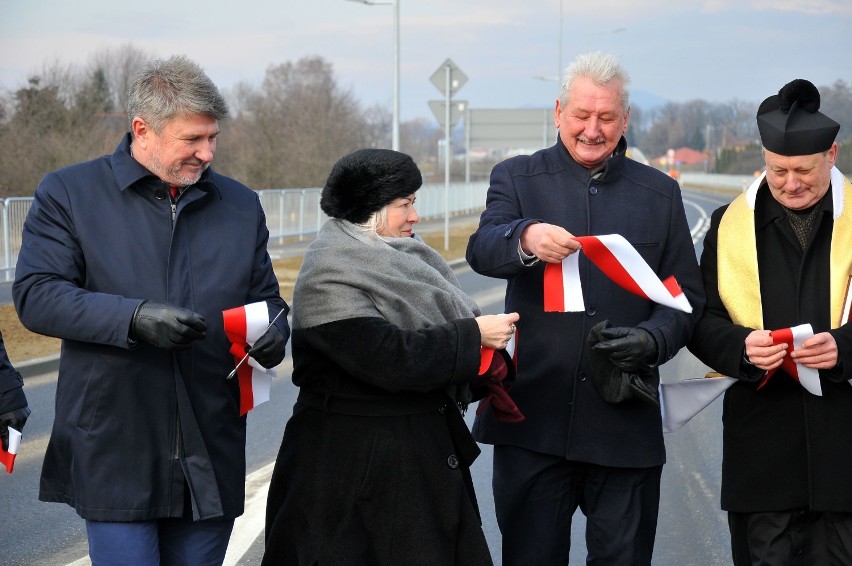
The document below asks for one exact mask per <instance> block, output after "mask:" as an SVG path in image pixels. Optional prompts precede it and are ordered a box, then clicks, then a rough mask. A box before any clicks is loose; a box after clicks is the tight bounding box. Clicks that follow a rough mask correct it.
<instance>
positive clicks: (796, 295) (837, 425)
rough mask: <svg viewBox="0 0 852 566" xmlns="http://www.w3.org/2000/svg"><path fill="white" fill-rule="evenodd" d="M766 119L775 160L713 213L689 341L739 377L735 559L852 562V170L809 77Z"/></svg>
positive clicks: (734, 424) (762, 119) (730, 421)
mask: <svg viewBox="0 0 852 566" xmlns="http://www.w3.org/2000/svg"><path fill="white" fill-rule="evenodd" d="M756 119H757V126H758V129H759V130H760V139H761V142H762V144H763V148H764V151H763V158H764V161H765V163H766V172H765V174H764V175H762V176H761V177H760V178H758V179H756V180H755V181H754V183H752V185H751V186H750V187H749V188H748V189H747V190H746V191H745V192H743V193H742V194H740V195H738V196H737V197H736V198H735V199H734V200H733V201H732V202H731V203H730V204H729V205H725V206H723V207H721V208H719V209H718V210H716V211H715V212H713V214H712V216H711V220H710V229H709V230H708V231H707V235H706V236H705V239H704V248H703V251H702V254H701V273H702V276H703V279H704V288H705V290H706V293H707V304H706V306H705V308H704V312H703V314H702V316H701V318H700V319H699V320H698V322H697V323H696V325H695V329H694V331H693V335H692V339H691V341H690V343H689V344H688V348H689V350H690V351H691V352H692V353H693V354H694V355H695V356H696V357H697V358H698V359H699V360H700V361H701V362H703V363H704V364H706V365H708V366H709V367H710V368H712V369H713V370H714V371H716V372H719V373H721V374H724V375H728V376H731V377H734V378H736V382H735V383H734V384H733V385H732V386H731V387H730V388H729V389H728V390H727V391H726V392H725V399H724V410H723V411H724V413H723V417H722V425H723V433H722V439H723V442H722V490H721V505H722V509H723V510H724V511H726V512H727V513H728V526H729V528H730V534H731V554H732V563H733V564H734V566H741V565H748V566H751V565H753V564H784V565H792V564H830V565H834V564H838V565H839V564H844V565H845V564H852V482H850V481H849V478H850V477H852V458H850V457H849V454H850V450H849V447H850V446H852V387H850V379H852V324H850V319H849V310H850V302H852V294H850V273H852V184H850V182H849V181H848V180H847V179H846V177H845V176H844V175H843V174H842V173H841V172H840V171H839V170H838V169H837V167H835V163H836V161H837V155H838V143H837V141H836V138H837V135H838V132H839V131H840V125H839V124H838V123H837V122H835V121H834V120H832V119H831V118H829V117H828V116H826V115H825V114H824V113H822V112H821V111H820V94H819V91H818V90H817V88H816V87H815V86H814V85H813V84H811V83H810V82H808V81H806V80H803V79H796V80H794V81H791V82H789V83H787V84H785V85H784V86H783V87H782V88H781V90H780V91H778V94H773V95H772V96H770V97H768V98H767V99H766V100H764V101H763V102H762V103H761V104H760V106H759V108H758V110H757V115H756ZM794 334H797V335H798V337H797V338H795V339H794V338H792V335H794ZM785 335H786V336H789V337H790V338H789V339H786V338H784V337H785Z"/></svg>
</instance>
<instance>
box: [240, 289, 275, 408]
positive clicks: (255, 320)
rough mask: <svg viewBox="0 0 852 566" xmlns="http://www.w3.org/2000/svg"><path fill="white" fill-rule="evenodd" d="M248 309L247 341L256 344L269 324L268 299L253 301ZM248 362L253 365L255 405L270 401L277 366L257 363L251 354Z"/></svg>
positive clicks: (252, 377)
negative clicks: (264, 365)
mask: <svg viewBox="0 0 852 566" xmlns="http://www.w3.org/2000/svg"><path fill="white" fill-rule="evenodd" d="M245 311H246V342H248V343H249V344H250V345H254V343H255V342H257V340H258V339H259V338H260V337H261V336H263V333H264V332H265V331H266V328H267V327H268V326H269V307H267V305H266V301H260V302H257V303H251V304H248V305H246V306H245ZM248 364H249V365H250V366H251V370H252V371H251V393H252V398H253V400H254V406H253V407H257V406H258V405H260V404H261V403H265V402H266V401H269V391H270V389H271V388H272V378H273V377H275V375H276V372H275V368H271V369H267V368H265V367H263V366H262V365H260V364H259V363H257V362H256V361H255V360H254V358H252V357H251V356H249V359H248Z"/></svg>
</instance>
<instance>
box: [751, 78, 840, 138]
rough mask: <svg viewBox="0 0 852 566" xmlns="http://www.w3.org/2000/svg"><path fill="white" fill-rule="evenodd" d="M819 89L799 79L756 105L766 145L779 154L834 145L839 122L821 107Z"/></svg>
mask: <svg viewBox="0 0 852 566" xmlns="http://www.w3.org/2000/svg"><path fill="white" fill-rule="evenodd" d="M819 104H820V96H819V90H817V87H815V86H814V85H813V83H811V82H810V81H806V80H805V79H796V80H794V81H790V82H789V83H787V84H786V85H784V86H783V87H781V90H779V91H778V94H776V95H773V96H770V97H769V98H767V99H766V100H764V101H763V102H762V103H761V104H760V107H759V108H758V109H757V128H758V130H760V140H761V142H762V143H763V147H765V148H766V149H768V150H769V151H771V152H772V153H777V154H779V155H812V154H815V153H821V152H823V151H826V150H828V149H829V148H831V144H833V143H834V139H835V138H836V137H837V132H838V131H839V130H840V124H838V123H837V122H835V121H834V120H832V119H831V118H829V117H828V116H826V115H825V114H823V113H822V112H820V111H819Z"/></svg>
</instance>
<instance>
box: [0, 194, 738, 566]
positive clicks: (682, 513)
mask: <svg viewBox="0 0 852 566" xmlns="http://www.w3.org/2000/svg"><path fill="white" fill-rule="evenodd" d="M686 197H687V198H686V202H687V213H688V216H689V220H690V225H691V226H692V227H693V235H694V239H695V240H696V252H697V253H700V249H701V238H702V237H703V234H704V231H706V223H707V216H708V215H709V213H710V212H711V211H712V209H714V208H715V207H716V206H718V204H721V203H722V202H725V201H726V200H729V198H726V197H724V196H719V195H709V194H708V195H703V194H693V193H688V194H687V195H686ZM457 273H458V275H459V279H460V281H461V284H462V287H463V288H464V289H465V291H466V292H468V293H469V294H471V295H472V296H473V297H474V298H475V299H476V300H477V302H478V303H479V304H480V306H481V307H482V308H483V310H484V311H485V312H491V313H496V312H502V298H503V283H502V282H501V281H497V280H493V279H488V278H484V277H481V276H479V275H476V274H475V273H473V272H471V271H470V270H469V269H468V268H466V266H464V265H460V266H459V267H458V269H457ZM0 300H2V299H0ZM291 368H292V362H291V360H290V359H289V357H288V359H286V360H285V362H284V363H283V364H282V365H281V366H280V368H279V377H278V378H277V379H276V380H275V381H274V383H273V388H272V400H271V401H269V402H267V403H265V404H263V405H260V406H259V407H258V408H256V409H255V410H254V411H252V413H251V414H250V415H249V419H248V442H247V447H246V455H247V464H248V473H247V480H246V484H247V508H246V509H247V510H246V513H245V515H244V516H243V517H241V518H240V519H238V521H237V524H236V527H235V531H234V536H233V537H232V541H231V545H230V547H229V553H228V557H227V559H226V564H239V565H254V564H259V563H260V557H261V556H262V552H263V549H262V532H263V509H264V504H265V496H266V487H267V481H268V478H269V476H270V475H271V472H272V464H273V462H274V460H275V456H276V453H277V450H278V446H279V444H280V441H281V437H282V435H283V430H284V425H285V423H286V421H287V419H288V418H289V416H290V414H291V409H292V406H293V402H294V400H295V396H296V394H297V389H296V388H295V387H294V386H293V385H292V383H291V382H290V380H289V374H290V369H291ZM706 371H707V368H706V367H705V366H703V365H701V364H700V363H699V362H697V360H695V358H694V357H692V356H691V354H689V353H688V352H686V351H683V352H681V353H680V354H679V355H678V356H676V357H675V358H674V359H673V360H672V361H670V362H669V363H667V364H665V365H664V366H663V367H662V378H663V381H664V382H670V381H676V380H680V379H685V378H689V377H700V376H703V375H704V373H705V372H706ZM55 380H56V374H55V373H54V372H48V373H44V374H42V375H38V376H33V377H28V378H27V379H26V391H27V396H28V398H29V402H30V406H31V408H32V410H33V414H32V417H31V418H30V420H29V422H28V423H27V428H26V429H25V431H24V433H25V434H24V444H23V446H22V450H21V454H20V455H19V456H18V460H17V463H16V467H15V473H14V474H12V475H7V474H2V477H0V493H2V497H0V517H2V521H0V524H2V532H3V535H2V536H0V557H2V559H0V562H2V563H3V564H7V565H51V566H53V565H62V564H74V565H75V566H82V565H85V564H88V559H87V546H86V539H85V531H84V524H83V521H81V520H80V519H79V518H78V517H77V516H76V515H75V513H74V511H73V510H72V509H71V508H70V507H68V506H65V505H60V504H48V503H41V502H39V501H38V496H37V491H38V475H39V473H40V469H41V459H42V456H43V453H44V449H45V447H46V445H47V439H48V436H49V431H50V426H51V423H52V419H53V396H54V392H55ZM720 412H721V404H720V403H719V402H716V403H713V404H711V405H710V406H709V407H708V408H707V409H705V410H704V411H703V412H702V413H700V414H699V415H698V416H696V417H695V418H694V419H693V420H692V421H691V422H690V423H688V424H687V425H686V426H685V427H683V428H682V429H680V430H678V431H676V432H674V433H671V434H668V435H666V447H667V450H668V464H667V465H666V466H665V467H664V470H663V484H662V485H663V491H662V497H661V510H660V518H659V526H658V531H657V543H656V547H655V553H654V562H655V564H660V565H664V566H668V565H672V566H674V565H677V566H689V565H695V566H715V565H719V566H721V565H725V564H729V563H730V559H729V552H728V536H727V523H726V520H725V516H724V515H723V514H722V512H721V511H720V510H719V501H718V492H719V485H720V466H721V417H720ZM472 418H473V411H469V413H468V416H467V419H468V420H469V424H470V422H472ZM482 449H483V451H482V455H481V456H480V457H479V459H478V460H477V461H476V462H475V463H474V466H473V468H472V472H473V476H474V481H475V487H476V492H477V496H478V498H479V503H480V507H481V511H482V516H483V528H484V530H485V533H486V537H487V539H488V542H489V546H490V548H491V549H492V555H493V556H494V560H495V564H498V565H499V564H500V563H501V561H500V533H499V530H498V528H497V526H496V521H495V519H494V511H493V499H492V497H491V486H490V482H491V449H490V447H489V446H482ZM584 525H585V521H584V518H583V516H582V515H581V514H579V513H578V514H577V515H575V520H574V524H573V526H572V541H573V548H572V552H571V560H570V563H571V564H582V563H584V561H585V545H584V542H583V529H584Z"/></svg>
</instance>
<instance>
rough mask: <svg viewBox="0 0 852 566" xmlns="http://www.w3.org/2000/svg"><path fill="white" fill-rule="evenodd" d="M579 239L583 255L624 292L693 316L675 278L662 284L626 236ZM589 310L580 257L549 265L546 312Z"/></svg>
mask: <svg viewBox="0 0 852 566" xmlns="http://www.w3.org/2000/svg"><path fill="white" fill-rule="evenodd" d="M575 239H576V240H577V241H578V242H580V243H581V244H582V246H583V248H582V251H583V253H584V254H585V255H586V257H587V258H589V261H591V262H592V263H594V264H595V265H596V266H598V268H599V269H600V270H601V271H603V272H604V274H605V275H606V276H607V277H609V278H610V279H611V280H612V281H613V282H615V283H616V284H617V285H619V286H620V287H621V288H623V289H625V290H627V291H630V292H631V293H633V294H635V295H639V296H640V297H644V298H646V299H648V300H650V301H654V302H655V303H659V304H661V305H665V306H667V307H671V308H673V309H677V310H680V311H683V312H688V313H691V312H692V305H690V304H689V300H688V299H687V298H686V295H684V293H683V290H682V289H681V288H680V285H679V284H678V282H677V280H676V279H675V278H674V276H671V277H669V278H667V279H666V280H665V281H660V278H659V277H657V274H656V273H654V270H653V269H651V267H650V266H649V265H648V264H647V263H645V260H644V259H642V256H641V255H639V252H637V251H636V249H635V248H634V247H633V246H632V245H630V243H629V242H628V241H627V240H626V239H624V237H623V236H620V235H618V234H608V235H604V236H580V237H577V238H575ZM585 308H586V307H585V302H584V301H583V290H582V286H581V284H580V267H579V258H578V256H577V254H571V255H569V256H568V257H566V258H565V259H564V260H563V261H562V263H561V264H557V263H548V264H546V265H545V268H544V310H545V312H580V311H583V310H585Z"/></svg>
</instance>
